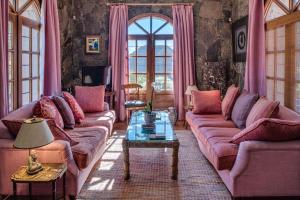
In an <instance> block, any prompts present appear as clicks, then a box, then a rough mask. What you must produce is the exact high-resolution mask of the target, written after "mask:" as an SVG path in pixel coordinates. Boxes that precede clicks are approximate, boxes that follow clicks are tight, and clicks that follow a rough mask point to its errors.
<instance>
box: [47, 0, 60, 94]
mask: <svg viewBox="0 0 300 200" xmlns="http://www.w3.org/2000/svg"><path fill="white" fill-rule="evenodd" d="M43 12H44V22H43V24H44V31H45V38H44V48H45V50H44V52H43V53H44V95H46V96H50V95H55V94H60V93H61V61H60V35H59V34H60V31H59V18H58V10H57V1H56V0H47V1H43Z"/></svg>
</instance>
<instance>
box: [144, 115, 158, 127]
mask: <svg viewBox="0 0 300 200" xmlns="http://www.w3.org/2000/svg"><path fill="white" fill-rule="evenodd" d="M155 119H156V113H154V112H151V113H146V112H145V113H144V120H145V123H146V124H153V123H154V122H155Z"/></svg>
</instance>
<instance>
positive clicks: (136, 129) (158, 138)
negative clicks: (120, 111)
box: [122, 111, 180, 180]
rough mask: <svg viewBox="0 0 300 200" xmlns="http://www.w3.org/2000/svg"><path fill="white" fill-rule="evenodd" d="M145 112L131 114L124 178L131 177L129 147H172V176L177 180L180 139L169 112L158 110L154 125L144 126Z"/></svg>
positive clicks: (126, 139) (125, 146) (126, 142)
mask: <svg viewBox="0 0 300 200" xmlns="http://www.w3.org/2000/svg"><path fill="white" fill-rule="evenodd" d="M144 124H145V121H144V112H142V111H137V112H134V113H133V114H132V115H131V118H130V122H129V125H128V128H127V133H126V137H125V138H124V140H123V144H122V145H123V151H124V179H125V180H128V179H129V178H130V169H129V168H130V161H129V148H172V149H173V162H172V176H171V178H172V179H173V180H177V174H178V151H179V145H180V143H179V141H178V139H177V137H176V135H175V133H174V130H173V126H172V124H171V122H170V120H169V116H168V113H166V112H163V111H158V112H156V120H155V122H154V124H155V125H154V127H152V128H149V127H144Z"/></svg>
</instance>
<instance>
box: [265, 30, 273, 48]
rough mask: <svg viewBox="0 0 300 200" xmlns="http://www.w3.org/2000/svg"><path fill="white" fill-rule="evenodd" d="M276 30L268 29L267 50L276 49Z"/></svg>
mask: <svg viewBox="0 0 300 200" xmlns="http://www.w3.org/2000/svg"><path fill="white" fill-rule="evenodd" d="M274 33H275V31H274V30H269V31H267V36H266V37H267V39H266V42H267V44H266V46H267V51H274Z"/></svg>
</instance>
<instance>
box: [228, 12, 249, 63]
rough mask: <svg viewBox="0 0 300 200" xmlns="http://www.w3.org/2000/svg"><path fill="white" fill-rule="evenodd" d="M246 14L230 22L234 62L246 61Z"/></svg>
mask: <svg viewBox="0 0 300 200" xmlns="http://www.w3.org/2000/svg"><path fill="white" fill-rule="evenodd" d="M247 37H248V16H246V17H243V18H241V19H239V20H237V21H236V22H234V23H233V24H232V43H233V45H232V50H233V61H234V62H246V53H247Z"/></svg>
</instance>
